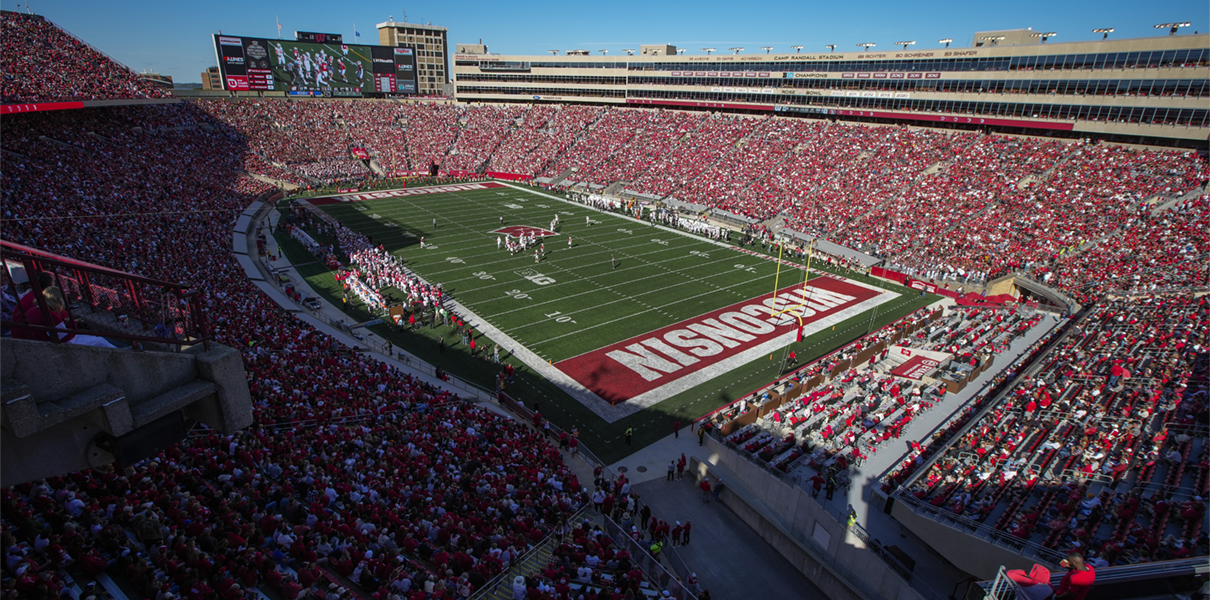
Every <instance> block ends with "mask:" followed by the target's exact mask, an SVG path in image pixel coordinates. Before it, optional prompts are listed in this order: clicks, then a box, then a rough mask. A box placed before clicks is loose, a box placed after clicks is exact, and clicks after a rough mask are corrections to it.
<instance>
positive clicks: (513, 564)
mask: <svg viewBox="0 0 1210 600" xmlns="http://www.w3.org/2000/svg"><path fill="white" fill-rule="evenodd" d="M589 506H591V505H590V504H588V503H587V502H585V503H584V506H581V507H580V509H579V510H577V511H576V513H575V514H573V515H571V516H570V517H568V518H567V523H573V522H576V521H578V520H579V519H580V518H581V517H583V516H584V513H585V512H587V511H588V507H589ZM562 526H563V525H556V527H555V529H554V530H552V531H551V532H550V533H548V534H546V537H544V538H542V540H541V541H539V542H538V543H536V544H534V545H533V547H531V548H530V549H528V550H526V551H525V553H524V554H521V555H520V556H518V557H516V558H513V559H510V560H509V563H508V569H506V570H504V571H501V572H500V573H499V574H498V575H496V576H495V577H493V578H491V579H489V580H487V582H485V583H484V584H483V585H482V586H481V587H480V588H479V589H477V590H475V591H474V592H473V593H472V594H471V597H470V599H469V600H482V599H484V598H489V597H492V596H495V595H496V592H497V591H498V590H499V589H500V584H501V583H505V582H507V581H508V580H509V576H510V575H511V574H512V572H513V570H514V569H516V568H518V567H520V566H521V563H523V562H525V561H526V560H527V559H528V558H529V557H531V556H533V555H534V554H535V553H537V552H538V551H539V550H541V549H542V548H545V547H546V546H547V545H548V544H550V543H551V541H553V540H554V539H555V536H556V535H558V534H559V527H562Z"/></svg>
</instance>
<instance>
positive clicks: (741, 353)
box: [555, 277, 882, 405]
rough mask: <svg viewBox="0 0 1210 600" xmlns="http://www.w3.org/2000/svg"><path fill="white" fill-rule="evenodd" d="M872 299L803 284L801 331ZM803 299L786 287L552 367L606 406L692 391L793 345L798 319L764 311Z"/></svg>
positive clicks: (855, 288)
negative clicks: (662, 392) (667, 389)
mask: <svg viewBox="0 0 1210 600" xmlns="http://www.w3.org/2000/svg"><path fill="white" fill-rule="evenodd" d="M880 293H882V292H881V291H880V290H877V289H870V288H866V287H862V286H859V285H855V284H853V283H850V282H848V281H845V280H842V279H833V278H822V277H821V278H818V279H812V280H810V282H808V284H807V290H806V297H805V299H806V301H807V302H806V305H805V306H804V307H803V308H802V309H801V310H800V312H801V315H802V322H803V325H804V326H806V325H808V324H810V323H813V322H815V321H819V320H820V319H824V318H827V317H829V316H832V315H835V314H836V313H839V312H841V311H844V310H846V309H848V308H852V307H854V306H856V305H858V304H860V303H862V302H864V301H866V300H869V299H871V298H874V297H876V296H878V295H879V294H880ZM803 300H804V291H803V290H802V287H801V286H792V287H787V288H784V289H782V290H780V291H779V292H778V293H777V296H776V298H774V297H772V296H769V295H765V296H761V297H758V298H753V299H752V300H748V301H747V302H740V303H737V304H733V305H731V306H728V307H726V308H721V309H718V310H716V311H713V312H710V313H707V314H704V315H701V316H699V317H696V318H693V319H689V320H686V321H682V322H680V323H677V324H675V325H669V326H668V327H664V328H663V329H659V330H656V331H652V332H650V333H646V334H643V335H640V336H636V337H633V338H631V339H628V340H626V341H623V342H618V343H616V344H613V345H610V346H606V347H604V348H599V349H597V350H593V351H592V352H588V353H586V354H581V355H580V356H576V357H574V358H569V359H567V360H564V361H561V362H559V363H557V364H556V365H555V367H557V368H558V369H559V370H560V371H562V372H564V373H566V374H567V375H568V376H570V377H571V378H572V379H575V380H576V381H577V382H579V383H580V385H583V386H584V387H586V388H588V389H589V390H591V391H592V392H593V393H595V394H596V395H597V396H599V397H600V398H601V399H603V400H605V401H606V402H608V403H610V404H612V405H617V404H620V403H622V402H625V401H627V400H630V399H632V398H635V397H637V396H639V395H641V394H645V393H647V392H650V391H653V390H656V389H659V388H661V387H664V386H669V385H672V384H676V383H684V384H689V383H692V385H697V383H695V382H689V381H685V382H682V380H685V379H686V378H689V377H694V379H702V381H704V380H705V379H708V378H711V377H716V376H718V375H721V374H722V373H725V372H726V371H730V370H731V369H734V368H736V367H738V366H740V365H741V364H744V363H747V362H748V361H750V360H753V359H755V358H756V356H755V355H754V354H753V353H754V352H759V353H761V354H763V353H765V352H770V351H772V349H773V348H781V347H783V346H785V345H786V344H788V343H790V342H793V341H794V338H795V336H796V334H797V328H798V319H797V318H795V317H794V316H792V315H791V314H783V315H780V316H778V317H770V316H769V315H770V312H771V311H770V309H775V310H778V311H780V310H785V309H789V308H793V307H796V306H799V305H800V304H802V302H803ZM781 338H785V339H781ZM748 355H751V356H748ZM676 387H677V388H681V387H684V385H680V386H676ZM690 387H692V386H690ZM685 389H688V388H687V387H685Z"/></svg>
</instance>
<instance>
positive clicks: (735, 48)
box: [728, 46, 744, 54]
mask: <svg viewBox="0 0 1210 600" xmlns="http://www.w3.org/2000/svg"><path fill="white" fill-rule="evenodd" d="M728 50H730V51H732V52H734V53H735V54H739V53H740V52H743V51H744V48H743V46H736V47H734V48H728Z"/></svg>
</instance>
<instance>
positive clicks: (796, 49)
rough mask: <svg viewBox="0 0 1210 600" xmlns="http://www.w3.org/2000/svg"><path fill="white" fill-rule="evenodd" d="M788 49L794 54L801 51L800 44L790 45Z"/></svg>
mask: <svg viewBox="0 0 1210 600" xmlns="http://www.w3.org/2000/svg"><path fill="white" fill-rule="evenodd" d="M790 49H791V50H793V51H794V53H795V54H798V53H799V52H802V46H790Z"/></svg>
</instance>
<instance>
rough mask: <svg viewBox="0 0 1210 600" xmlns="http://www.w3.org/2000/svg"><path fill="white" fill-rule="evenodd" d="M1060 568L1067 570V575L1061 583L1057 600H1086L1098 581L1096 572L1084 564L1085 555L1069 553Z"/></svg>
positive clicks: (1056, 594)
mask: <svg viewBox="0 0 1210 600" xmlns="http://www.w3.org/2000/svg"><path fill="white" fill-rule="evenodd" d="M1059 566H1060V567H1063V568H1064V569H1067V574H1066V575H1063V581H1061V582H1059V589H1058V590H1057V591H1056V592H1055V600H1084V598H1086V597H1087V596H1088V592H1089V590H1091V589H1092V584H1093V583H1094V582H1096V580H1097V574H1096V571H1093V570H1092V567H1090V566H1088V565H1086V564H1084V555H1082V554H1080V553H1079V552H1068V553H1067V560H1064V561H1062V562H1060V563H1059Z"/></svg>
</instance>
